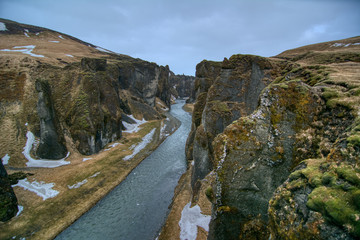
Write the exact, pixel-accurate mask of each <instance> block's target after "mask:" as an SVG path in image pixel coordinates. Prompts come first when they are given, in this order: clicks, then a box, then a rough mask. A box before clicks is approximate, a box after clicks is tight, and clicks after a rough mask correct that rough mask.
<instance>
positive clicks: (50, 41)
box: [49, 41, 60, 43]
mask: <svg viewBox="0 0 360 240" xmlns="http://www.w3.org/2000/svg"><path fill="white" fill-rule="evenodd" d="M49 42H52V43H60V41H49Z"/></svg>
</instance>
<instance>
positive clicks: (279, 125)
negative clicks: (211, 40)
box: [187, 37, 360, 239]
mask: <svg viewBox="0 0 360 240" xmlns="http://www.w3.org/2000/svg"><path fill="white" fill-rule="evenodd" d="M359 42H360V38H359V37H357V38H350V39H345V40H341V41H334V42H329V43H322V44H315V45H311V46H307V47H303V48H299V49H295V50H289V51H286V52H284V53H282V54H280V55H278V56H276V57H274V58H261V57H257V56H247V55H234V56H232V57H231V58H230V59H229V60H227V59H225V60H224V61H223V62H222V63H218V65H216V66H218V68H217V69H218V71H217V73H216V74H215V76H213V77H212V79H213V81H209V82H210V84H208V85H210V86H209V87H205V86H206V84H204V85H203V86H204V89H208V90H206V91H203V92H202V93H200V91H198V92H197V101H196V102H195V108H194V113H193V129H192V132H191V133H190V135H189V138H188V143H187V158H188V159H189V160H192V159H193V160H194V171H193V174H192V186H193V195H194V196H193V199H196V198H197V197H196V194H199V193H198V189H200V185H201V184H202V182H201V181H199V180H201V179H204V178H205V177H206V176H210V175H213V174H215V176H216V177H215V180H213V182H212V184H211V185H212V187H211V188H210V189H208V190H207V193H209V194H208V195H209V196H208V197H209V200H210V201H211V202H212V205H213V210H212V220H211V224H210V231H209V237H208V239H269V238H271V239H356V238H358V237H360V224H359V223H360V208H359V206H360V205H359V203H358V199H359V191H360V190H359V187H360V185H359V182H360V170H359V163H360V157H359V156H360V145H359V144H360V141H359V139H360V138H359V129H360V128H359V106H360V99H359V93H358V91H359V89H360V81H359V77H358V72H357V70H356V69H357V68H358V67H359V64H360V63H359V59H358V55H359V54H358V53H359V51H360V49H359ZM219 64H221V65H220V66H221V67H219ZM203 66H204V62H202V63H200V64H199V65H198V67H197V70H198V69H199V70H200V69H201V68H202V69H205V68H204V67H203ZM213 69H214V68H213ZM199 73H200V71H199ZM205 74H206V71H205ZM207 74H213V72H211V71H208V72H207ZM196 76H197V81H198V76H199V75H198V72H197V75H196ZM195 89H199V88H197V86H196V84H195ZM195 109H196V110H197V111H195ZM208 173H209V175H207V174H208Z"/></svg>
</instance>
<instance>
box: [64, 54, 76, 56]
mask: <svg viewBox="0 0 360 240" xmlns="http://www.w3.org/2000/svg"><path fill="white" fill-rule="evenodd" d="M65 56H68V57H74V56H73V55H71V54H65Z"/></svg>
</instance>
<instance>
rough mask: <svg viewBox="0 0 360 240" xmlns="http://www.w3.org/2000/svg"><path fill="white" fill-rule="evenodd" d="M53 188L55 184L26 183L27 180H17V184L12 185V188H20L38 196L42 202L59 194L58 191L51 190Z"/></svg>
mask: <svg viewBox="0 0 360 240" xmlns="http://www.w3.org/2000/svg"><path fill="white" fill-rule="evenodd" d="M54 186H55V183H44V182H43V181H41V182H37V181H34V182H28V180H27V178H25V179H23V180H19V182H18V183H17V184H15V185H13V187H22V188H24V189H25V190H29V191H31V192H34V193H36V194H37V195H38V196H40V197H42V198H43V200H46V199H48V198H53V197H55V196H56V195H58V194H59V191H56V190H54V189H52V188H53V187H54Z"/></svg>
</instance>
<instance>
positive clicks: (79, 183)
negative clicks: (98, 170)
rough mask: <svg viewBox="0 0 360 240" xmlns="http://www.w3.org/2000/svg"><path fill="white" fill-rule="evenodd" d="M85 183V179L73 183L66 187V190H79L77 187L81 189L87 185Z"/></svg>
mask: <svg viewBox="0 0 360 240" xmlns="http://www.w3.org/2000/svg"><path fill="white" fill-rule="evenodd" d="M87 182H88V180H87V179H84V180H82V181H81V182H77V183H75V184H74V185H68V188H69V189H74V188H79V187H81V186H82V185H84V184H85V183H87Z"/></svg>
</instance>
